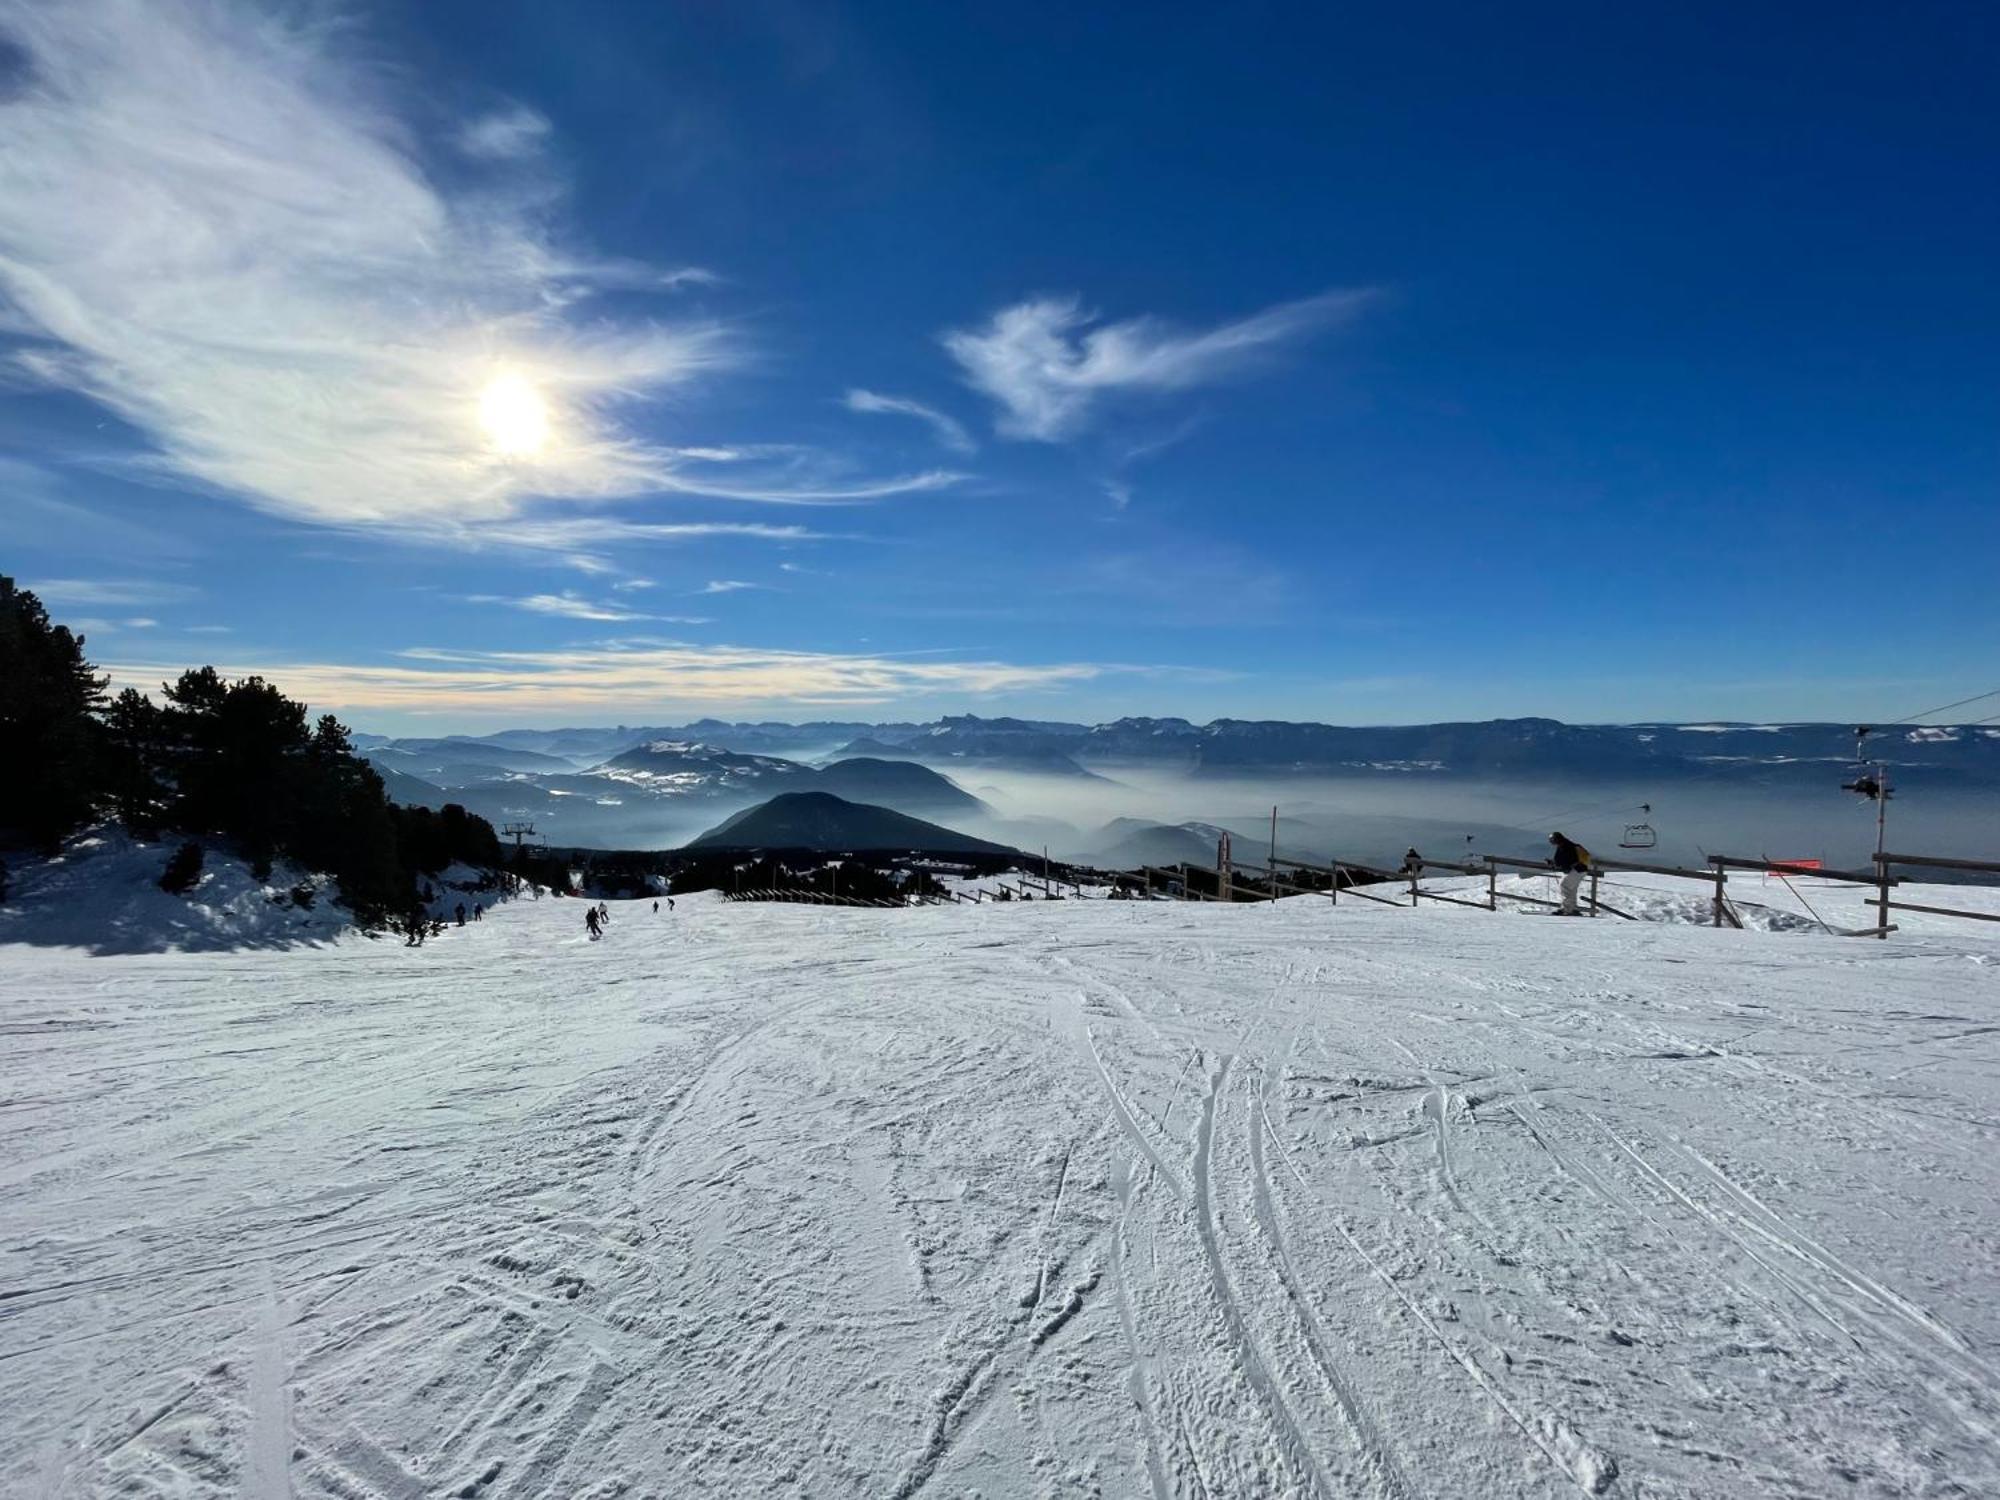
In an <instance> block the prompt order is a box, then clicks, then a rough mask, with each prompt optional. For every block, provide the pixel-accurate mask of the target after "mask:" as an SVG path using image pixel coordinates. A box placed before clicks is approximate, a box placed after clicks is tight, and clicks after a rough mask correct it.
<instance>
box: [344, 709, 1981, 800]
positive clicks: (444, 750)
mask: <svg viewBox="0 0 2000 1500" xmlns="http://www.w3.org/2000/svg"><path fill="white" fill-rule="evenodd" d="M654 741H681V742H687V743H693V744H698V745H705V746H711V747H714V748H715V749H717V750H723V751H729V752H732V753H736V754H741V755H776V756H780V757H783V758H787V759H790V760H793V761H802V760H826V759H842V758H854V757H863V758H868V759H873V760H893V761H907V762H915V763H917V764H920V765H928V766H934V767H944V768H950V767H954V766H958V767H970V768H977V769H981V770H1004V771H1016V772H1023V773H1039V774H1047V775H1060V776H1064V777H1069V778H1080V777H1088V776H1093V775H1097V776H1104V777H1108V778H1112V779H1115V778H1116V776H1117V773H1118V770H1119V768H1120V767H1135V768H1149V769H1156V770H1164V771H1174V772H1179V773H1182V774H1185V775H1189V776H1201V777H1213V778H1225V777H1232V776H1234V777H1245V776H1255V777H1270V776H1278V775H1283V776H1341V777H1357V776H1358V777H1369V776H1491V775H1523V774H1527V775H1541V776H1550V777H1556V776H1589V777H1596V778H1606V777H1615V778H1621V779H1626V780H1638V781H1646V780H1649V779H1654V778H1663V779H1672V778H1677V777H1685V776H1706V775H1710V774H1713V773H1714V772H1715V770H1716V769H1717V768H1719V767H1733V768H1744V767H1761V768H1783V767H1796V766H1816V767H1822V768H1823V767H1826V766H1830V765H1844V764H1847V763H1850V762H1851V761H1852V759H1853V754H1854V727H1853V726H1852V725H1847V724H1731V723H1704V724H1564V723H1561V722H1559V721H1557V720H1554V719H1491V720H1484V721H1478V722H1468V723H1445V724H1412V725H1390V726H1368V727H1343V726H1339V725H1333V724H1316V723H1292V722H1286V721H1282V720H1248V719H1217V720H1215V721H1213V722H1212V723H1208V724H1194V723H1191V722H1190V721H1188V720H1186V719H1171V718H1168V719H1146V718H1127V719H1118V720H1114V721H1113V722H1111V723H1108V724H1070V723H1063V722H1059V721H1050V720H1034V719H1008V718H998V719H984V718H979V717H977V716H974V715H969V714H968V715H958V716H952V717H947V718H943V719H939V720H937V721H935V722H934V723H929V724H908V723H883V724H866V723H854V722H845V721H819V722H813V723H806V724H776V723H752V724H730V723H724V722H722V721H720V720H714V719H703V720H698V721H697V722H695V723H693V724H688V725H684V726H680V727H677V728H630V727H626V726H619V727H617V728H611V729H554V730H531V729H510V730H505V731H502V732H501V733H499V734H494V735H487V736H484V737H479V738H472V737H461V736H452V737H449V738H446V739H425V740H384V739H382V738H380V737H379V736H357V743H359V744H361V745H362V746H363V748H365V749H367V750H368V751H369V753H370V755H371V756H374V755H375V754H376V751H377V749H378V748H379V749H381V750H382V751H384V752H385V756H386V758H384V759H383V760H382V764H384V765H386V766H389V767H391V768H393V769H396V770H400V771H404V772H406V773H407V774H410V775H415V776H419V777H422V778H423V779H427V780H428V779H434V775H435V774H438V773H439V771H440V768H442V769H443V770H444V771H445V772H446V773H449V772H455V771H463V770H465V769H467V768H468V767H470V766H473V765H484V766H489V767H500V768H504V769H507V770H513V771H523V772H552V771H556V770H558V769H560V768H562V767H564V766H566V767H567V768H568V769H571V770H581V769H585V768H588V767H596V766H600V765H603V764H604V763H605V762H608V761H611V760H613V759H615V758H616V757H618V756H621V755H623V754H624V753H625V752H627V751H629V750H631V749H633V748H635V747H637V746H640V745H644V744H647V743H650V742H654ZM1868 753H1869V754H1870V755H1871V756H1879V757H1881V758H1883V759H1886V760H1888V761H1890V762H1891V763H1893V764H1895V765H1897V766H1901V767H1917V768H1922V769H1924V770H1926V771H1928V772H1942V773H1947V774H1949V775H1952V776H1955V777H1956V776H1963V777H1967V778H1970V779H1971V780H1973V781H1976V782H1988V783H1992V784H1995V785H2000V727H1993V726H1981V725H1965V726H1919V727H1909V726H1901V727H1895V728H1891V729H1887V730H1883V731H1881V732H1879V733H1878V734H1876V735H1874V736H1873V737H1871V739H1870V740H1869V742H1868ZM552 761H553V762H556V763H558V764H554V765H552V764H550V762H552ZM425 767H430V768H431V769H432V772H433V775H426V772H425Z"/></svg>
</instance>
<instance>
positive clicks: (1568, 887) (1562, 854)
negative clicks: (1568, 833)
mask: <svg viewBox="0 0 2000 1500" xmlns="http://www.w3.org/2000/svg"><path fill="white" fill-rule="evenodd" d="M1549 844H1550V846H1551V847H1552V848H1553V850H1554V853H1552V854H1551V855H1550V856H1549V863H1550V864H1552V865H1554V866H1555V867H1556V868H1557V869H1558V870H1560V871H1562V905H1561V906H1559V907H1557V908H1556V915H1557V916H1559V917H1580V916H1582V915H1583V913H1582V912H1580V911H1578V910H1577V907H1576V893H1577V891H1578V889H1579V888H1581V887H1582V885H1583V872H1584V871H1585V870H1588V869H1589V868H1590V851H1589V850H1588V849H1586V848H1584V847H1583V845H1581V844H1579V843H1577V842H1576V841H1575V840H1573V839H1567V838H1564V837H1563V836H1562V835H1561V834H1560V833H1552V834H1550V835H1549Z"/></svg>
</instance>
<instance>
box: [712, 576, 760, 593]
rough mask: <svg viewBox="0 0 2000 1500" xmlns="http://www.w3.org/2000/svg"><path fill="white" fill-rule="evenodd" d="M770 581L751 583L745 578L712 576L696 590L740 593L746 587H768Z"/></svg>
mask: <svg viewBox="0 0 2000 1500" xmlns="http://www.w3.org/2000/svg"><path fill="white" fill-rule="evenodd" d="M769 587H770V585H769V584H768V583H751V582H750V581H749V580H748V579H744V578H711V579H709V581H708V583H707V585H706V586H705V587H703V588H701V589H698V590H696V592H697V593H703V594H740V593H742V592H743V591H744V590H745V589H766V588H769Z"/></svg>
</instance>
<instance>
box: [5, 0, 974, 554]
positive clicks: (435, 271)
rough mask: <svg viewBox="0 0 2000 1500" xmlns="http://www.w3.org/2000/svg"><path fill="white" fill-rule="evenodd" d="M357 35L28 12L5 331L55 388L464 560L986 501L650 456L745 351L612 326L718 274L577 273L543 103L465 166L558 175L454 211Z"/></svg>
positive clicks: (226, 16)
mask: <svg viewBox="0 0 2000 1500" xmlns="http://www.w3.org/2000/svg"><path fill="white" fill-rule="evenodd" d="M353 36H354V31H353V28H351V27H341V26H332V25H328V24H325V23H324V22H323V21H316V20H314V19H313V18H312V16H311V14H310V13H309V12H307V11H305V10H303V9H299V8H291V7H286V8H278V9H274V8H270V7H263V6H257V5H253V4H251V3H248V0H156V3H149V4H131V3H126V0H64V3H63V4H60V5H48V4H42V3H38V0H0V37H4V38H5V40H6V41H7V42H9V43H10V44H11V45H12V47H13V48H14V49H15V51H16V53H17V55H18V58H19V59H20V62H19V66H18V69H17V70H16V72H17V74H18V76H17V77H16V78H15V79H14V80H12V83H11V86H10V88H9V89H8V91H7V92H6V94H5V96H4V101H0V133H4V136H5V139H6V142H7V145H6V149H5V150H4V151H0V314H3V315H4V316H5V317H6V318H7V319H8V321H9V322H10V323H11V325H12V331H15V332H18V333H22V334H25V335H27V336H28V338H29V340H30V342H29V343H28V345H27V347H26V348H25V350H24V351H22V352H21V353H19V354H18V355H17V358H18V359H19V360H20V362H21V364H22V365H23V366H24V367H25V368H26V369H28V370H29V371H31V372H32V373H33V374H34V375H35V376H36V377H38V378H39V379H41V380H42V381H44V382H46V383H48V384H50V385H54V386H57V387H61V388H64V389H68V390H73V391H76V392H80V393H82V394H83V395H85V396H88V397H90V398H91V399H93V400H96V401H98V402H100V403H102V404H103V405H105V406H106V407H108V408H110V409H111V410H112V411H114V412H116V413H117V414H118V415H119V416H120V417H122V418H124V419H125V420H126V421H128V422H130V423H131V424H133V425H134V426H135V427H137V428H138V429H140V430H141V431H143V432H144V433H145V434H147V436H148V437H149V438H150V439H151V440H152V442H153V443H154V444H155V445H156V446H157V453H156V454H154V455H152V456H151V461H152V462H153V463H155V464H157V465H158V466H160V467H162V468H164V469H165V470H167V471H168V472H170V473H172V474H173V475H175V476H177V477H179V478H180V479H182V480H184V481H193V482H194V483H196V484H198V485H200V486H205V487H209V488H213V489H216V490H219V491H222V492H225V493H228V494H231V495H235V496H238V497H242V498H245V499H247V500H249V501H250V502H251V503H253V504H255V505H257V506H259V507H261V508H263V509H265V510H268V511H271V512H274V513H277V514H280V515H283V516H287V517H290V518H293V519H298V520H304V521H308V522H313V523H317V524H323V525H333V526H340V527H346V528H350V529H366V530H386V531H394V532H399V533H403V534H407V535H412V536H416V537H420V538H423V539H425V540H429V541H433V542H443V543H447V544H449V543H454V542H464V541H465V540H466V539H467V538H468V536H469V535H471V534H473V533H476V532H477V530H478V529H479V528H481V527H483V526H486V525H490V524H492V523H495V522H500V521H505V520H509V519H517V518H521V517H524V516H528V517H532V516H534V515H538V514H545V513H546V508H547V506H548V505H549V504H551V503H561V502H564V501H574V500H607V499H620V498H629V497H637V496H642V495H652V494H680V495H703V496H714V497H718V498H723V499H730V500H739V501H745V502H762V503H796V504H855V503H862V502H865V501H869V500H875V499H881V498H884V497H887V496H890V495H897V494H905V493H912V492H920V491H926V490H936V489H941V488H944V487H946V486H948V485H950V484H952V483H955V482H956V481H957V479H958V477H959V476H956V475H952V474H947V473H944V472H941V471H931V472H928V473H924V474H917V475H904V476H893V477H891V478H888V479H885V480H874V481H870V480H865V479H863V480H855V479H851V478H849V479H844V480H838V481H836V480H835V479H833V478H830V477H829V473H828V472H822V473H814V472H809V471H802V470H801V468H800V466H799V465H798V464H796V463H794V464H790V465H778V466H771V465H766V466H764V471H763V472H761V473H758V472H752V473H748V474H741V475H736V476H734V477H732V480H731V482H730V483H729V484H728V485H726V486H718V485H713V484H710V483H708V482H707V476H706V474H705V471H704V469H703V467H702V466H701V464H700V462H699V461H697V460H695V459H693V458H691V457H690V456H688V454H687V453H684V452H681V451H677V450H675V449H673V448H670V447H666V446H662V445H659V444H655V443H651V442H649V441H648V440H647V439H645V438H644V437H643V436H641V435H640V434H638V433H637V432H636V431H635V430H634V429H633V427H632V426H631V425H630V422H629V416H630V412H631V407H632V404H633V403H634V402H636V401H639V400H642V399H644V398H646V397H649V396H652V395H655V394H658V393H661V392H665V391H668V390H673V389H676V388H684V387H687V386H689V385H690V384H691V383H695V382H698V381H700V380H702V379H704V378H708V377H712V376H714V375H716V374H717V373H719V372H722V371H727V370H730V369H732V368H734V367H736V366H737V365H739V364H740V363H741V362H742V360H743V358H744V351H743V349H742V347H741V344H740V342H739V340H738V339H737V338H736V337H735V336H734V335H733V334H732V332H731V330H729V329H728V328H726V327H724V326H722V325H720V324H718V323H715V322H704V321H698V320H691V319H688V320H681V321H677V322H672V323H668V322H664V321H660V320H658V319H653V318H639V317H635V316H632V315H630V314H622V315H597V316H586V315H585V307H586V304H587V303H588V301H589V299H590V297H591V296H592V294H593V293H594V292H596V291H597V290H599V289H602V288H605V287H617V288H620V289H633V288H639V289H644V288H647V287H653V288H656V289H661V290H670V289H672V288H675V287H679V286H685V285H696V284H705V283H707V282H709V281H712V280H713V279H714V278H713V276H712V273H709V272H707V271H703V270H697V269H684V270H679V271H662V270H658V269H655V268H650V267H635V266H632V265H629V264H623V263H614V262H608V261H605V260H603V259H601V258H595V257H592V256H590V255H588V254H581V253H577V252H574V251H572V250H570V249H568V248H566V247H565V246H564V245H563V244H562V243H561V242H560V241H559V239H558V237H557V235H556V234H555V232H554V231H553V230H552V228H551V227H550V226H551V225H552V224H554V223H556V222H559V219H560V212H559V210H560V207H561V196H560V193H559V191H558V189H559V184H556V183H554V182H553V181H552V180H551V177H550V174H549V172H548V170H547V169H546V167H545V166H543V165H541V164H539V163H522V162H521V158H522V157H523V156H525V155H528V154H530V153H531V152H532V151H533V149H534V148H535V147H536V146H537V145H538V143H539V142H540V141H541V139H542V138H543V137H544V136H546V134H547V129H546V127H547V122H546V121H545V120H543V119H541V117H540V116H538V115H536V114H534V112H533V111H531V110H527V109H525V107H517V108H514V109H512V110H509V111H503V112H501V113H499V114H496V115H494V116H490V117H487V118H485V119H483V120H476V121H473V122H471V123H470V124H469V125H467V126H466V127H464V129H463V130H462V131H461V132H460V135H459V139H458V141H457V144H458V146H459V148H460V149H461V151H471V152H472V153H473V154H475V155H477V156H480V157H481V158H482V159H483V160H484V161H485V162H486V163H488V164H489V166H490V168H491V170H490V171H489V172H488V173H487V174H485V175H487V176H498V175H501V174H504V173H505V172H506V171H507V170H508V169H509V166H510V164H514V165H517V166H519V167H520V169H521V170H522V171H524V172H530V173H532V177H531V179H530V180H528V181H526V182H524V183H523V184H521V185H519V186H517V187H515V188H513V189H512V190H508V188H507V187H506V186H505V185H504V184H501V183H498V182H487V183H480V184H475V185H473V186H471V187H467V188H463V189H459V188H452V189H448V188H446V187H444V186H442V185H441V184H440V182H439V181H438V180H437V179H435V178H434V177H433V176H431V175H430V174H428V173H427V172H426V170H425V168H424V165H423V160H424V158H423V149H424V142H423V140H422V138H421V137H420V136H419V135H418V133H417V132H416V131H414V130H413V129H412V128H411V126H410V125H409V123H408V122H407V121H406V120H405V119H404V118H402V117H401V115H400V114H399V112H398V110H397V109H396V108H395V107H394V104H393V101H392V100H391V99H390V97H389V95H388V93H387V89H386V86H385V84H384V82H383V75H382V74H381V73H380V72H379V70H376V69H373V68H372V67H370V66H368V65H366V64H364V63H361V62H355V61H351V60H350V59H349V58H348V57H347V56H345V55H343V53H342V51H341V48H342V47H343V46H346V45H349V44H350V43H351V40H352V38H353ZM498 378H506V379H509V380H512V381H513V382H516V384H517V385H518V387H519V388H522V389H525V390H527V391H529V392H530V393H531V397H530V399H532V401H533V402H534V403H536V408H537V409H536V412H535V413H534V416H535V422H534V425H535V426H536V427H538V428H545V429H546V434H547V436H546V440H545V441H543V442H541V443H540V444H539V445H538V446H537V445H534V444H530V443H527V442H526V441H525V440H524V441H523V442H521V443H517V444H513V445H512V446H514V447H515V448H516V449H517V450H519V451H515V452H512V453H511V454H510V453H509V452H507V451H503V450H505V449H507V448H508V447H509V446H510V444H509V443H508V442H506V441H502V440H501V439H502V437H503V436H505V434H502V435H500V436H496V435H495V433H494V432H493V430H492V428H493V412H492V409H491V407H490V406H485V407H483V406H482V397H483V396H484V395H485V394H486V393H487V392H489V390H490V389H491V388H492V385H493V382H494V381H495V380H496V379H498ZM520 404H521V403H520V401H518V400H516V401H515V402H514V403H513V406H512V410H514V411H515V412H517V413H518V410H519V407H520ZM529 448H532V451H527V450H528V449H529ZM697 451H698V450H697ZM822 467H823V468H825V469H827V470H828V471H829V472H830V471H831V466H830V465H825V466H822Z"/></svg>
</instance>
